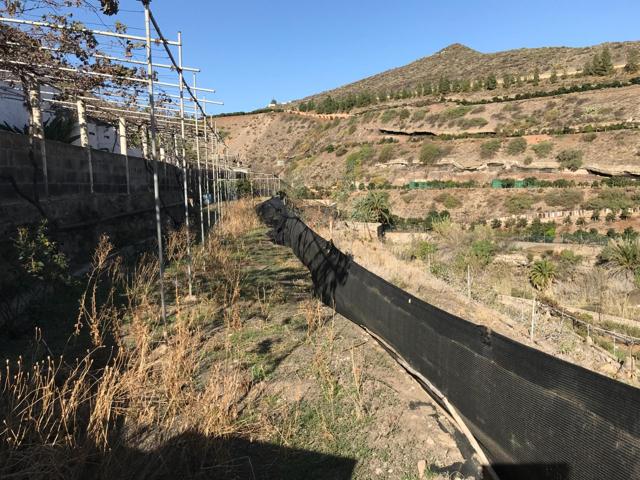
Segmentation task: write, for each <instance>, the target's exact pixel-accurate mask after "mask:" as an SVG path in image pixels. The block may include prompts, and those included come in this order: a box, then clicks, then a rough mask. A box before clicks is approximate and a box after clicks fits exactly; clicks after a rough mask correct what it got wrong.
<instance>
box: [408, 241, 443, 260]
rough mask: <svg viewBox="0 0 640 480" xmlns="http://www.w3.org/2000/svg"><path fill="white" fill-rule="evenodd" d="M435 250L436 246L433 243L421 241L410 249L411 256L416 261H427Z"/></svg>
mask: <svg viewBox="0 0 640 480" xmlns="http://www.w3.org/2000/svg"><path fill="white" fill-rule="evenodd" d="M437 250H438V246H437V245H436V244H435V243H431V242H427V241H426V240H421V241H419V242H417V243H416V245H415V246H414V247H413V248H412V249H411V254H412V256H414V257H415V258H417V259H418V260H428V259H429V258H431V256H432V255H433V254H434V253H436V251H437Z"/></svg>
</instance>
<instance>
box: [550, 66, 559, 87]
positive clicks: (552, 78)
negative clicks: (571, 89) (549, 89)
mask: <svg viewBox="0 0 640 480" xmlns="http://www.w3.org/2000/svg"><path fill="white" fill-rule="evenodd" d="M549 81H550V82H551V83H557V82H558V73H557V72H556V69H555V68H554V69H553V71H552V72H551V76H550V77H549Z"/></svg>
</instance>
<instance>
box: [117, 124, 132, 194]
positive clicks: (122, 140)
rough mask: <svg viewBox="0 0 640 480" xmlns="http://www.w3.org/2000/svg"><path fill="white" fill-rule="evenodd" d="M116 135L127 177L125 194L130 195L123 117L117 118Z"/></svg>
mask: <svg viewBox="0 0 640 480" xmlns="http://www.w3.org/2000/svg"><path fill="white" fill-rule="evenodd" d="M118 137H119V140H120V155H124V169H125V175H126V178H127V195H131V184H130V182H131V180H130V177H129V153H128V150H129V149H128V147H127V121H126V120H125V118H124V117H120V118H119V119H118Z"/></svg>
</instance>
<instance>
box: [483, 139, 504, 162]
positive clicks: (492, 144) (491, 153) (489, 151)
mask: <svg viewBox="0 0 640 480" xmlns="http://www.w3.org/2000/svg"><path fill="white" fill-rule="evenodd" d="M499 150H500V140H498V139H494V140H489V141H488V142H484V143H483V144H482V145H480V157H482V158H493V157H495V155H496V153H498V151H499Z"/></svg>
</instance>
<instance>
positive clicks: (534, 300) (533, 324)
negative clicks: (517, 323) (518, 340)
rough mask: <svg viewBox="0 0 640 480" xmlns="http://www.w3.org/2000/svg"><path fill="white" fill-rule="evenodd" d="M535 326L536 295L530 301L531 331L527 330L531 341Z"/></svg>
mask: <svg viewBox="0 0 640 480" xmlns="http://www.w3.org/2000/svg"><path fill="white" fill-rule="evenodd" d="M535 326H536V297H535V296H534V297H533V301H532V302H531V331H530V332H529V338H530V340H531V341H532V342H533V331H534V328H535Z"/></svg>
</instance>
